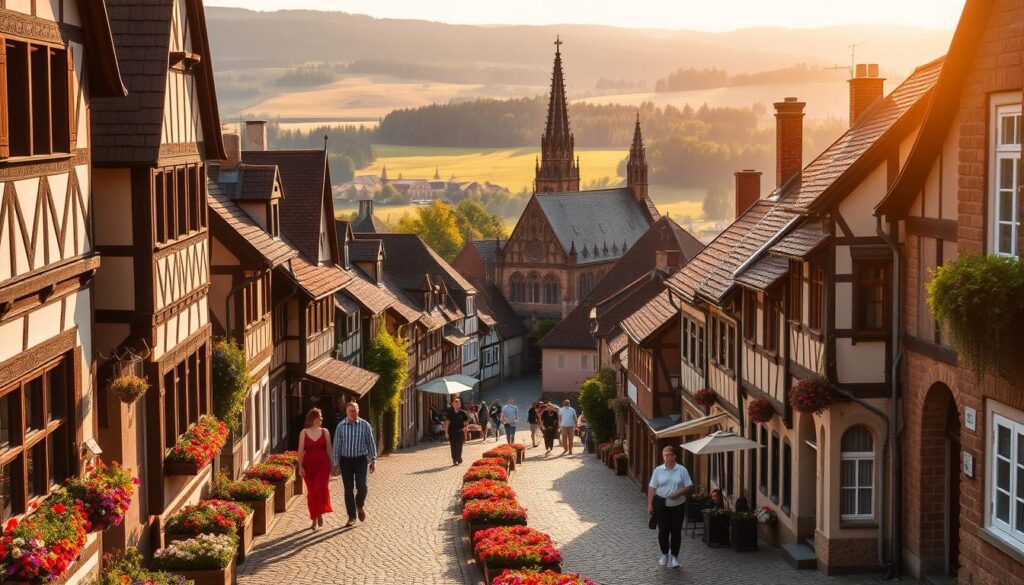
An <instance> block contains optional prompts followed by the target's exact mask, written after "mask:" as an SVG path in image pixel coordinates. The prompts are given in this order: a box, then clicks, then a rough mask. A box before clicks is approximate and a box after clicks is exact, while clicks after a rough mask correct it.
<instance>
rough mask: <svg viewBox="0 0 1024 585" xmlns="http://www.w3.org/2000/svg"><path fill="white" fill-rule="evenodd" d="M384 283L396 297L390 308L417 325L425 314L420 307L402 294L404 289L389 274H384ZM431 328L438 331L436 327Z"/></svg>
mask: <svg viewBox="0 0 1024 585" xmlns="http://www.w3.org/2000/svg"><path fill="white" fill-rule="evenodd" d="M383 282H384V287H385V288H386V289H387V290H388V291H389V292H390V293H391V294H392V295H393V296H394V297H395V302H394V303H393V304H392V305H391V306H389V307H388V308H389V309H391V310H392V311H394V312H395V313H397V314H398V315H399V316H400V317H401V318H402V319H404V320H405V321H406V322H407V323H415V322H416V321H418V320H420V318H421V317H422V316H423V312H422V310H421V309H420V307H419V305H418V304H417V303H415V302H414V301H413V300H412V299H411V298H409V296H408V295H406V294H405V293H404V292H402V287H400V286H398V283H396V282H395V281H394V280H392V279H391V278H390V277H389V276H388V275H387V272H385V273H384V278H383ZM429 328H430V329H436V327H429Z"/></svg>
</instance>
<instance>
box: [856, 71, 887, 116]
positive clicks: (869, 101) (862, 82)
mask: <svg viewBox="0 0 1024 585" xmlns="http://www.w3.org/2000/svg"><path fill="white" fill-rule="evenodd" d="M884 93H885V78H882V77H879V76H878V64H877V63H869V64H864V63H859V64H858V65H857V74H856V76H855V77H854V78H853V79H851V80H850V127H851V128H852V127H853V126H854V125H855V124H856V123H857V122H858V121H859V120H860V119H861V117H862V116H863V115H864V112H866V111H867V110H868V108H870V107H871V106H872V105H873V104H874V103H875V102H876V101H878V100H880V99H882V96H883V94H884Z"/></svg>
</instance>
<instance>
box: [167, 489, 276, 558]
mask: <svg viewBox="0 0 1024 585" xmlns="http://www.w3.org/2000/svg"><path fill="white" fill-rule="evenodd" d="M238 503H242V502H238ZM245 503H246V504H248V503H249V502H245ZM254 516H255V514H248V515H246V517H245V524H244V525H243V526H242V530H240V531H239V532H238V553H237V555H236V556H235V561H236V562H237V563H239V564H241V563H244V562H245V555H246V554H248V553H249V552H251V551H252V547H253V546H254V544H255V540H254V526H255V524H256V523H255V518H254ZM195 536H196V535H194V534H169V533H164V546H167V545H168V544H170V543H172V542H174V541H177V540H188V539H190V538H195Z"/></svg>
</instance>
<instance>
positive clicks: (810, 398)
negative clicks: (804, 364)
mask: <svg viewBox="0 0 1024 585" xmlns="http://www.w3.org/2000/svg"><path fill="white" fill-rule="evenodd" d="M789 403H790V404H792V405H793V409H795V410H797V411H799V412H804V413H814V414H818V413H821V412H824V411H825V410H826V409H827V408H828V407H829V406H830V405H831V404H832V384H830V383H829V381H828V380H826V379H825V378H814V379H811V380H800V381H799V382H797V383H796V384H795V385H794V386H793V387H792V388H790V389H789Z"/></svg>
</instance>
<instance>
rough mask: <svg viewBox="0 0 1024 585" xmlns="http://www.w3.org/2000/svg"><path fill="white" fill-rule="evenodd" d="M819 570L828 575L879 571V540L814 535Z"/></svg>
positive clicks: (820, 533)
mask: <svg viewBox="0 0 1024 585" xmlns="http://www.w3.org/2000/svg"><path fill="white" fill-rule="evenodd" d="M814 552H815V553H816V554H817V555H818V570H820V571H821V572H822V573H825V574H826V575H837V574H844V573H862V572H865V571H870V570H876V569H878V539H877V538H828V537H827V536H825V535H824V534H822V532H821V531H820V530H819V531H816V532H815V533H814Z"/></svg>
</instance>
